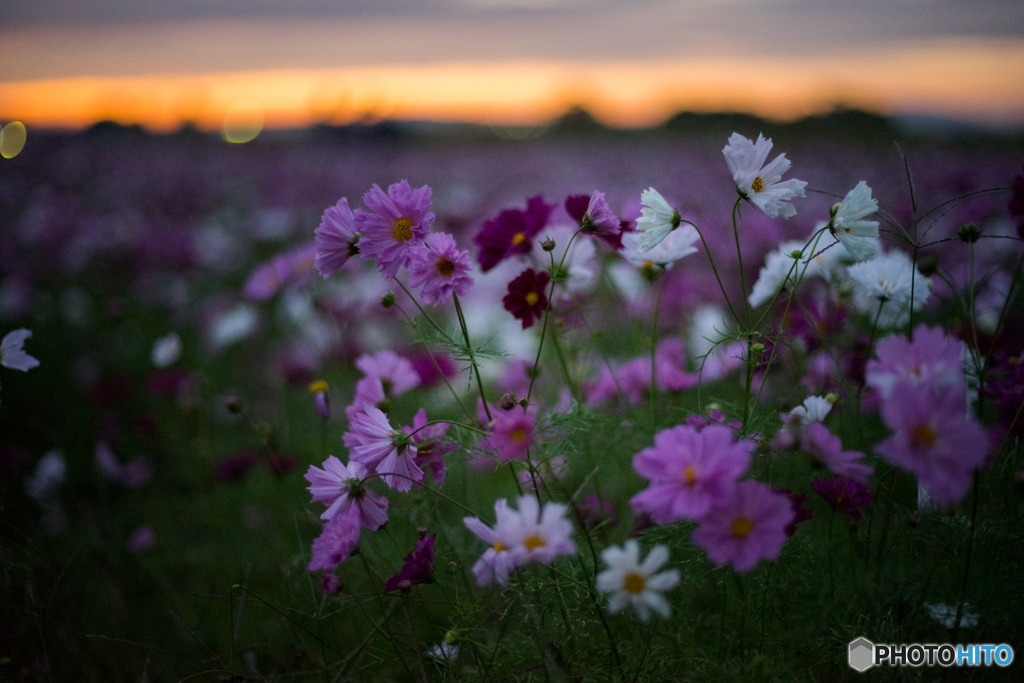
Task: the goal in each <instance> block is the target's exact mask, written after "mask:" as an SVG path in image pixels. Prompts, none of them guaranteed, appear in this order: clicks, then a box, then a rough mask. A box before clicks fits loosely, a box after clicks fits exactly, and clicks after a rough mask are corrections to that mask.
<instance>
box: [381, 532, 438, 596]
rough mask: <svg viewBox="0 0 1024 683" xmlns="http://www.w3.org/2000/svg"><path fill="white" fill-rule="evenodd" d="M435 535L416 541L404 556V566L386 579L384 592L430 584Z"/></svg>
mask: <svg viewBox="0 0 1024 683" xmlns="http://www.w3.org/2000/svg"><path fill="white" fill-rule="evenodd" d="M436 540H437V534H433V535H432V536H423V537H422V538H420V540H418V541H416V547H415V548H413V551H412V552H411V553H409V554H408V555H406V556H405V566H403V567H402V568H401V569H399V570H398V573H397V574H395V575H394V576H392V577H391V578H390V579H388V582H387V585H385V586H384V592H385V593H390V592H391V591H397V590H400V591H407V590H409V589H410V588H412V587H413V586H416V585H418V584H421V583H430V581H432V580H433V578H434V541H436Z"/></svg>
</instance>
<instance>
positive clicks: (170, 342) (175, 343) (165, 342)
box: [150, 332, 181, 368]
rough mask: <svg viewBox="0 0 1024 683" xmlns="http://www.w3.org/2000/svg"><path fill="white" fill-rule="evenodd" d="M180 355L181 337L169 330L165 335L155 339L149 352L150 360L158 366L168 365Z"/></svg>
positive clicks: (164, 366) (165, 366) (172, 363)
mask: <svg viewBox="0 0 1024 683" xmlns="http://www.w3.org/2000/svg"><path fill="white" fill-rule="evenodd" d="M180 357H181V337H179V336H178V334H177V333H176V332H171V333H170V334H169V335H167V336H166V337H161V338H160V339H157V340H156V342H154V344H153V351H152V352H151V353H150V360H152V361H153V365H154V366H156V367H158V368H167V367H170V366H171V365H174V363H175V362H177V360H178V359H179V358H180Z"/></svg>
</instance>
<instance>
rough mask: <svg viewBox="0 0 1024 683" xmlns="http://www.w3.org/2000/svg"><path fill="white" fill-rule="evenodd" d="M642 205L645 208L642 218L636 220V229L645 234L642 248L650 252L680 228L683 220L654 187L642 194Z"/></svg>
mask: <svg viewBox="0 0 1024 683" xmlns="http://www.w3.org/2000/svg"><path fill="white" fill-rule="evenodd" d="M640 203H641V204H643V208H642V209H640V218H638V219H636V229H637V230H639V231H640V232H642V233H643V235H642V236H641V237H640V248H641V249H642V250H643V251H650V250H651V249H654V247H656V246H658V244H659V243H660V242H661V241H662V240H663V239H665V237H666V236H668V234H669V233H670V232H672V231H673V230H675V229H676V228H678V227H679V224H680V222H681V221H682V218H681V217H680V216H679V212H678V211H676V210H675V209H673V208H672V207H671V206H669V205H668V202H666V201H665V198H664V197H662V196H661V194H659V193H658V191H657V190H655V189H654V188H653V187H650V188H647V189H646V190H644V191H643V192H642V193H641V194H640Z"/></svg>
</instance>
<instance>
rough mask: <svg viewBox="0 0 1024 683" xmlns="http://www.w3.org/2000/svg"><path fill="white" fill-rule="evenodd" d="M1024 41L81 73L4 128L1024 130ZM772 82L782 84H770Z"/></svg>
mask: <svg viewBox="0 0 1024 683" xmlns="http://www.w3.org/2000/svg"><path fill="white" fill-rule="evenodd" d="M1021 73H1024V43H1020V42H1016V41H1003V42H994V43H993V42H991V41H975V42H970V41H951V42H948V43H934V42H933V43H929V44H924V45H918V46H912V47H904V48H900V49H894V50H890V51H887V52H879V51H874V52H871V51H866V52H863V53H858V54H855V55H846V56H834V57H829V58H818V59H814V60H808V59H795V58H765V59H759V60H758V68H757V69H756V71H755V70H752V69H751V68H750V63H749V60H748V59H739V58H707V59H687V60H671V61H663V62H608V63H567V62H515V63H449V64H434V65H395V66H368V67H353V68H346V69H311V70H297V69H293V70H266V71H250V72H238V73H220V74H177V75H153V76H126V77H78V78H62V79H48V80H37V81H24V82H6V83H0V122H2V121H5V120H12V119H19V120H21V121H24V122H25V123H26V125H28V126H29V127H56V128H71V129H76V128H82V127H85V126H88V125H90V124H92V123H94V122H96V121H101V120H113V121H117V122H120V123H125V124H133V123H138V124H142V125H144V126H146V127H147V128H149V129H151V130H156V131H170V130H174V129H177V128H179V127H180V126H181V125H182V124H183V123H185V122H192V123H194V124H196V125H198V126H199V127H200V128H202V129H206V130H220V129H221V128H222V126H223V124H224V116H225V113H226V112H227V111H228V110H229V109H230V108H231V107H232V106H233V105H235V104H236V103H238V102H240V101H247V100H254V101H256V102H259V103H261V104H262V105H263V108H264V110H265V112H266V127H268V128H292V127H303V126H307V125H310V124H314V123H319V122H329V123H346V122H350V121H354V120H358V119H360V118H362V117H364V116H371V117H381V118H394V119H421V120H438V121H470V122H478V123H485V124H496V125H536V124H540V123H543V122H546V121H548V120H550V119H551V118H553V117H555V116H557V115H559V114H561V113H562V112H564V111H565V109H566V108H567V107H568V106H571V105H576V104H579V105H583V106H585V107H587V108H588V109H589V110H590V111H592V112H593V113H594V114H595V115H596V116H597V117H598V118H599V119H601V120H602V121H604V122H606V123H609V124H612V125H620V126H643V125H652V124H656V123H658V122H660V121H661V120H663V119H664V118H665V117H667V116H669V115H671V114H672V113H674V112H676V111H680V110H691V111H748V112H752V113H756V114H760V115H764V116H768V117H772V118H777V119H793V118H797V117H800V116H804V115H807V114H812V113H816V112H820V111H824V110H828V109H829V108H831V107H832V106H833V105H835V104H837V103H842V104H844V105H847V106H855V107H860V108H864V109H868V110H873V111H880V112H883V113H901V112H921V111H925V112H930V113H938V114H942V115H946V116H951V117H959V118H965V119H969V120H975V121H984V122H991V123H1003V124H1006V123H1010V124H1016V125H1018V126H1019V125H1020V124H1021V123H1022V122H1024V79H1021V78H1019V75H1020V74H1021ZM766 74H770V76H766Z"/></svg>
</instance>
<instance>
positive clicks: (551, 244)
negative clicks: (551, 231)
mask: <svg viewBox="0 0 1024 683" xmlns="http://www.w3.org/2000/svg"><path fill="white" fill-rule="evenodd" d="M540 248H541V249H543V250H544V251H554V250H555V241H554V240H553V239H551V238H550V237H548V238H547V239H545V240H544V241H543V242H541V243H540Z"/></svg>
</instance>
